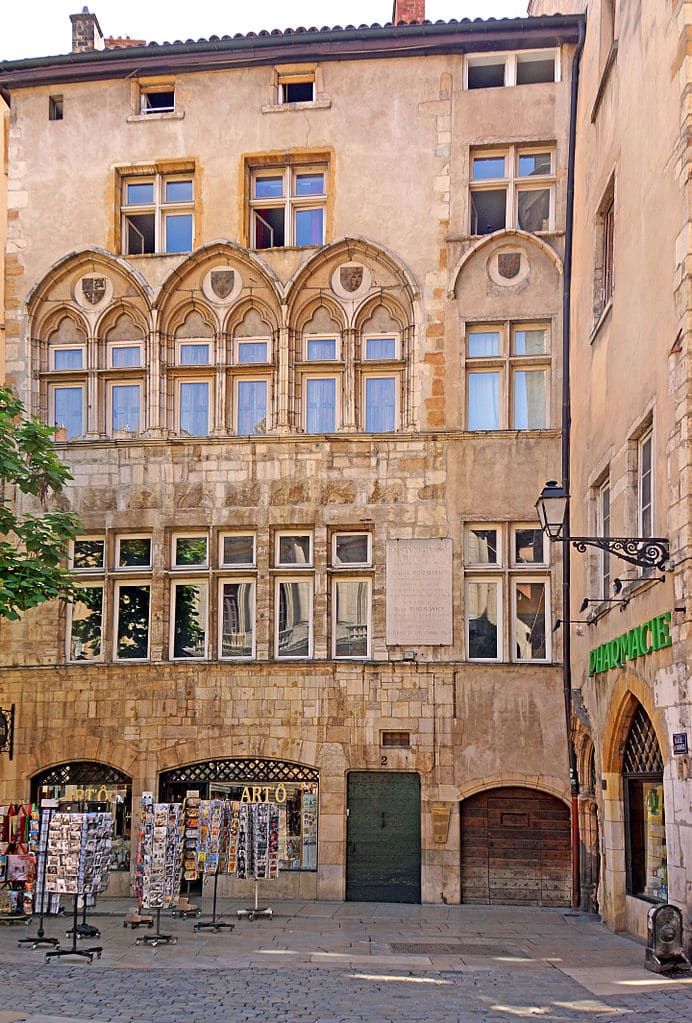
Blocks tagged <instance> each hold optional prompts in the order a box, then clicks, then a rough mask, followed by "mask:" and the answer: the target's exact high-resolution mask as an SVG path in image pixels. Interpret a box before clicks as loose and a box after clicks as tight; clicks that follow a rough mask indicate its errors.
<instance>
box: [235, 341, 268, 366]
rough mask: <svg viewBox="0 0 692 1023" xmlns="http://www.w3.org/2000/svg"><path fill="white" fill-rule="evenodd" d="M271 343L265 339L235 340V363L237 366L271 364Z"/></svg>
mask: <svg viewBox="0 0 692 1023" xmlns="http://www.w3.org/2000/svg"><path fill="white" fill-rule="evenodd" d="M270 352H271V342H270V340H269V338H266V337H242V338H236V342H235V361H236V363H237V364H238V365H239V366H246V365H252V364H253V363H258V362H271V356H270Z"/></svg>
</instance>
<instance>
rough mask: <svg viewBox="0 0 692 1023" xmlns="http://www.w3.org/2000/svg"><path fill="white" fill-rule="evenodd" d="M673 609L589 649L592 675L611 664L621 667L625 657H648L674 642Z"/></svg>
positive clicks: (628, 658) (605, 669)
mask: <svg viewBox="0 0 692 1023" xmlns="http://www.w3.org/2000/svg"><path fill="white" fill-rule="evenodd" d="M670 619H671V613H670V611H666V612H665V614H662V615H658V616H657V617H656V618H652V619H651V620H650V621H648V622H644V624H643V625H636V626H635V627H634V628H633V629H630V630H629V632H624V633H623V634H622V636H618V637H617V639H611V640H610V642H609V643H604V644H603V645H602V646H599V647H596V649H595V650H592V651H591V652H590V653H589V675H598V674H599V673H600V672H602V671H608V670H609V669H610V668H621V667H622V666H623V664H624V663H625V661H633V660H634V659H635V658H637V657H646V656H647V655H648V654H651V653H653V652H654V650H663V649H664V647H667V646H672V645H673V641H672V639H671V638H670V631H669V627H670Z"/></svg>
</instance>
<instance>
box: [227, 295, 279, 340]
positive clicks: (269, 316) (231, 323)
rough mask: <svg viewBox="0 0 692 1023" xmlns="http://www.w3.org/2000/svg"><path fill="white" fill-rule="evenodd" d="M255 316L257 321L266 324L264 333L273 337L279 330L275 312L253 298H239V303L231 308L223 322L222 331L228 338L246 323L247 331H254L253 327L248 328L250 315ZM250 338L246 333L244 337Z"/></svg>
mask: <svg viewBox="0 0 692 1023" xmlns="http://www.w3.org/2000/svg"><path fill="white" fill-rule="evenodd" d="M253 313H254V314H255V316H256V317H257V319H258V320H259V321H260V322H261V323H264V324H266V326H267V330H266V333H268V334H271V335H272V336H274V335H275V334H276V332H277V331H278V329H279V319H278V316H277V311H276V310H274V309H272V308H271V306H269V305H268V304H267V303H266V302H263V301H262V300H261V299H257V298H255V297H247V298H241V299H240V301H239V302H238V303H237V304H236V305H234V306H233V308H232V309H231V310H230V311H229V313H228V315H227V316H226V319H225V321H224V325H223V329H224V332H225V333H226V334H228V335H229V336H235V335H236V334H238V331H239V330H241V329H242V327H243V324H244V323H245V322H246V321H247V329H248V330H254V329H255V328H254V326H250V320H249V318H251V317H252V314H253ZM246 336H247V337H250V336H251V335H250V334H249V333H248V334H247V335H246Z"/></svg>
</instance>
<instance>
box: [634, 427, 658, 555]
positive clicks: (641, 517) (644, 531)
mask: <svg viewBox="0 0 692 1023" xmlns="http://www.w3.org/2000/svg"><path fill="white" fill-rule="evenodd" d="M637 529H638V535H639V536H653V535H654V462H653V431H652V430H651V429H650V428H649V429H648V430H647V431H646V433H644V434H642V436H641V437H640V438H639V440H638V441H637Z"/></svg>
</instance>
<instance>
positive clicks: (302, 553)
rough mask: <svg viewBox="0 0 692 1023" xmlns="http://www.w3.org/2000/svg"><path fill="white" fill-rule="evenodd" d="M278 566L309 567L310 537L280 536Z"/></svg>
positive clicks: (310, 560)
mask: <svg viewBox="0 0 692 1023" xmlns="http://www.w3.org/2000/svg"><path fill="white" fill-rule="evenodd" d="M279 564H280V565H310V564H312V558H311V555H310V537H309V536H298V535H296V536H292V535H290V534H289V535H286V534H282V535H281V536H280V537H279Z"/></svg>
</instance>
